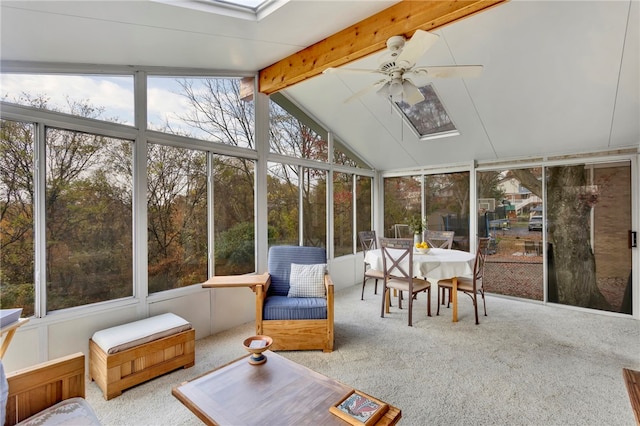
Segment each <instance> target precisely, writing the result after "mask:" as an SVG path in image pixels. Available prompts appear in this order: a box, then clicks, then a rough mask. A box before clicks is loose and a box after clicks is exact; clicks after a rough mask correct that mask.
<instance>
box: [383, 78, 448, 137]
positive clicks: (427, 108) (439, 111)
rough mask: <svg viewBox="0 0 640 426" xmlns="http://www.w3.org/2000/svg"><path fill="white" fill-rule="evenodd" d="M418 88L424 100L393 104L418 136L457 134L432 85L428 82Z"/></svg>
mask: <svg viewBox="0 0 640 426" xmlns="http://www.w3.org/2000/svg"><path fill="white" fill-rule="evenodd" d="M419 90H420V92H421V93H422V95H423V96H424V101H422V102H418V103H416V104H414V105H409V104H407V103H405V102H403V101H400V102H396V103H395V104H396V105H397V106H398V108H399V109H400V111H401V112H402V114H403V116H404V117H405V118H406V119H407V120H408V121H409V123H410V124H411V126H412V127H413V129H414V130H415V131H416V133H417V134H418V135H419V136H420V138H421V139H423V140H427V139H435V138H440V137H445V136H456V135H459V134H460V133H459V132H458V130H457V129H456V126H454V125H453V122H452V121H451V118H450V117H449V114H448V113H447V110H446V109H445V108H444V105H442V102H440V98H439V97H438V95H437V94H436V92H435V90H434V89H433V86H432V85H430V84H428V85H426V86H423V87H420V88H419Z"/></svg>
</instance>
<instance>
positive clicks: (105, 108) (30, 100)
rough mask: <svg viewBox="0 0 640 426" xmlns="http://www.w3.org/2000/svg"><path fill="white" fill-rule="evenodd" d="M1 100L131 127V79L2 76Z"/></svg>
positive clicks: (20, 74) (32, 75) (91, 76)
mask: <svg viewBox="0 0 640 426" xmlns="http://www.w3.org/2000/svg"><path fill="white" fill-rule="evenodd" d="M70 88H73V90H70ZM2 96H3V98H2V100H3V101H4V102H11V103H15V104H19V105H25V106H31V107H35V108H41V109H46V110H50V111H60V112H65V113H67V114H73V115H78V116H81V117H85V118H93V119H97V120H104V121H110V122H115V123H121V124H127V125H130V126H133V125H134V118H133V77H132V76H118V75H106V74H94V75H90V74H83V75H80V74H22V73H3V74H2Z"/></svg>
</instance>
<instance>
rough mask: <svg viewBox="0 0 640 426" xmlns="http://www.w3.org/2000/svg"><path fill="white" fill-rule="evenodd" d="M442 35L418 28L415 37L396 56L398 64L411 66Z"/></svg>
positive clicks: (406, 66) (405, 66)
mask: <svg viewBox="0 0 640 426" xmlns="http://www.w3.org/2000/svg"><path fill="white" fill-rule="evenodd" d="M439 38H440V37H439V36H438V35H436V34H432V33H430V32H427V31H423V30H416V32H415V33H414V34H413V37H411V39H410V40H409V41H407V42H406V43H405V45H404V47H403V48H402V52H400V54H399V55H398V57H397V58H396V64H397V65H398V66H401V67H404V68H410V67H412V66H414V65H415V63H416V61H417V60H418V59H420V57H421V56H422V55H423V54H424V52H426V51H427V50H429V48H430V47H431V46H433V44H434V43H435V42H436V41H438V39H439Z"/></svg>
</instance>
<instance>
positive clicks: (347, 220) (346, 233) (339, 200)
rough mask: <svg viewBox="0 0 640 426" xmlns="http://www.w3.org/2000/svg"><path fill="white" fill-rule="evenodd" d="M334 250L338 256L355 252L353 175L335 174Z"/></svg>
mask: <svg viewBox="0 0 640 426" xmlns="http://www.w3.org/2000/svg"><path fill="white" fill-rule="evenodd" d="M333 250H334V254H335V255H336V256H342V255H345V254H352V253H353V175H352V174H350V173H338V172H336V173H334V174H333Z"/></svg>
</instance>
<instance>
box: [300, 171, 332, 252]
mask: <svg viewBox="0 0 640 426" xmlns="http://www.w3.org/2000/svg"><path fill="white" fill-rule="evenodd" d="M302 170H303V178H302V181H303V185H302V217H303V231H302V238H303V241H302V245H304V246H313V247H326V245H327V243H326V242H327V172H326V171H324V170H318V169H311V168H308V167H304V168H303V169H302Z"/></svg>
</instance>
